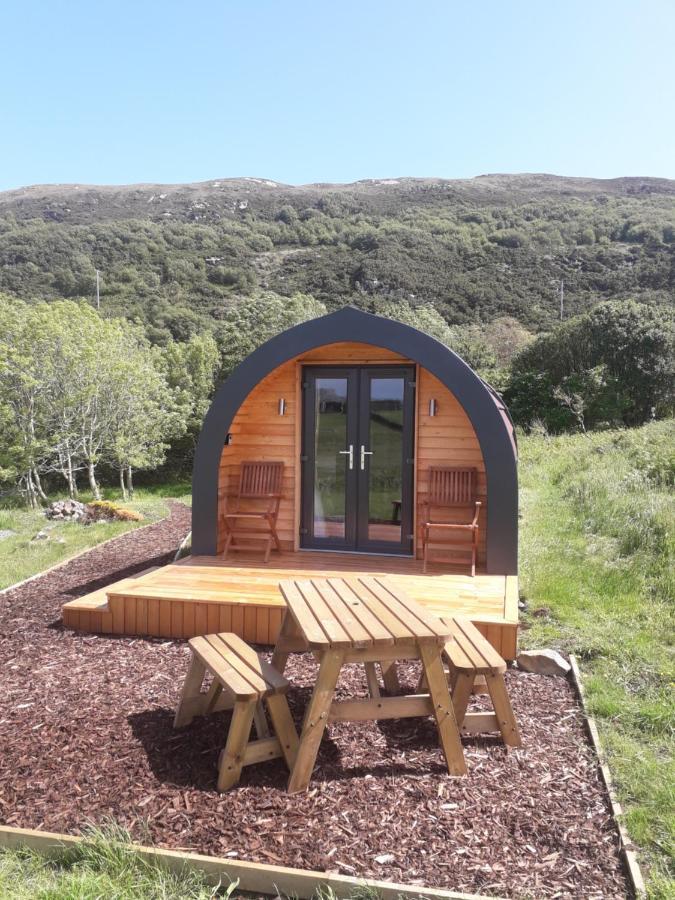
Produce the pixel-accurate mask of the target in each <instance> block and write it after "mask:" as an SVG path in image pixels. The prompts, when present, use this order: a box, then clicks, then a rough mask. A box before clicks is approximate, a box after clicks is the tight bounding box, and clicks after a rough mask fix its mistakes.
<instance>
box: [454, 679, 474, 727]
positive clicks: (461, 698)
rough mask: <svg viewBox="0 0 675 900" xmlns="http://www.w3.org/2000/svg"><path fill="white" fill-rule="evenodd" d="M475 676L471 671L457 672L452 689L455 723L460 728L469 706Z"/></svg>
mask: <svg viewBox="0 0 675 900" xmlns="http://www.w3.org/2000/svg"><path fill="white" fill-rule="evenodd" d="M475 677H476V676H475V675H474V673H473V672H457V673H456V677H455V679H454V686H453V689H452V706H453V708H454V710H455V718H456V719H457V725H458V726H459V727H460V728H461V727H462V722H463V721H464V716H465V715H466V711H467V709H468V706H469V698H470V697H471V692H472V689H473V682H474V678H475Z"/></svg>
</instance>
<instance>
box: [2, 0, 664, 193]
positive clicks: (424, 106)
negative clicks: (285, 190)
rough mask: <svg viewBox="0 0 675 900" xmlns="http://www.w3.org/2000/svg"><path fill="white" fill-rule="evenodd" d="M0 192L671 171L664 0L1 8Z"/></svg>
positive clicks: (23, 4) (257, 1) (148, 1)
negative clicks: (74, 186) (62, 185)
mask: <svg viewBox="0 0 675 900" xmlns="http://www.w3.org/2000/svg"><path fill="white" fill-rule="evenodd" d="M0 23H1V26H2V33H3V41H2V53H1V54H0V78H1V83H2V85H3V88H2V92H1V93H0V129H1V130H2V137H1V139H0V189H7V188H13V187H19V186H21V185H26V184H33V183H46V182H88V183H119V184H123V183H130V182H139V181H155V182H182V181H201V180H206V179H211V178H224V177H235V176H242V175H250V176H259V177H266V178H272V179H275V180H277V181H284V182H289V183H293V184H300V183H303V182H312V181H354V180H357V179H360V178H386V177H395V176H403V175H413V176H439V177H447V178H465V177H471V176H474V175H479V174H482V173H487V172H553V173H556V174H559V175H589V176H596V177H615V176H619V175H653V176H663V177H670V178H674V177H675V52H674V48H675V3H674V2H673V0H640V2H624V0H611V2H606V0H584V2H579V0H566V2H564V3H563V2H548V0H538V2H518V0H513V2H512V0H501V2H493V0H484V2H478V0H474V2H469V0H466V2H461V3H460V2H452V0H445V2H436V0H430V2H427V0H415V2H413V0H410V2H396V0H389V2H380V0H360V2H352V0H313V2H300V0H276V2H275V0H248V2H244V0H220V2H202V0H193V2H187V0H182V2H172V0H164V2H161V3H160V2H155V0H134V2H128V0H115V2H108V0H100V2H95V3H92V2H88V3H84V2H80V0H49V2H32V0H7V2H6V3H5V4H3V9H2V14H1V16H0Z"/></svg>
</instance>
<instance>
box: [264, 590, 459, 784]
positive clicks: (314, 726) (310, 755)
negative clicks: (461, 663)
mask: <svg viewBox="0 0 675 900" xmlns="http://www.w3.org/2000/svg"><path fill="white" fill-rule="evenodd" d="M279 588H280V590H281V592H282V594H283V596H284V598H285V600H286V604H287V606H286V612H285V614H284V619H283V622H282V626H281V631H280V634H279V638H278V641H277V644H276V647H275V650H274V655H273V657H272V665H273V666H274V668H275V669H277V671H278V672H280V673H282V674H283V671H284V669H285V667H286V662H287V659H288V655H289V653H292V652H302V651H308V650H309V651H311V652H313V653H314V655H315V656H316V657H317V659H318V661H319V664H320V666H319V674H318V677H317V680H316V684H315V686H314V690H313V692H312V697H311V699H310V702H309V705H308V707H307V710H306V712H305V719H304V723H303V727H302V733H301V735H300V743H299V747H298V752H297V756H296V759H295V763H294V765H293V768H292V770H291V776H290V779H289V783H288V790H289V791H290V792H294V791H302V790H305V789H306V788H307V785H308V784H309V779H310V777H311V774H312V770H313V768H314V764H315V762H316V756H317V753H318V751H319V744H320V743H321V738H322V736H323V732H324V729H325V727H326V724H327V723H328V722H329V721H331V720H348V721H366V720H377V719H392V718H407V717H409V716H430V715H433V716H434V718H435V720H436V725H437V727H438V734H439V737H440V743H441V747H442V749H443V754H444V756H445V761H446V763H447V767H448V772H449V773H450V774H451V775H463V774H465V773H466V764H465V761H464V753H463V751H462V745H461V742H460V736H459V729H458V727H457V722H456V719H455V714H454V710H453V705H452V701H451V699H450V694H449V692H448V683H447V678H446V675H445V671H444V668H443V663H442V660H441V653H442V651H443V647H444V645H445V643H446V642H447V641H448V640H449V639H450V636H451V632H450V627H449V626H448V625H446V624H445V623H443V622H441V621H440V620H439V619H437V618H435V616H433V615H431V614H430V613H428V612H427V611H426V610H424V609H423V608H422V607H421V606H419V605H418V604H417V603H415V601H414V600H411V599H410V598H409V597H407V596H406V595H405V594H404V593H403V592H402V591H401V590H400V589H399V588H397V587H394V586H393V585H392V584H390V583H389V582H388V581H387V580H386V579H384V578H377V577H358V578H316V579H311V580H288V581H282V582H280V584H279ZM408 659H419V660H420V661H421V663H422V668H423V673H424V676H425V683H426V685H427V690H428V694H416V695H405V696H394V697H382V696H380V692H379V687H378V684H377V678H376V677H375V670H374V665H375V663H376V662H377V663H380V664H381V666H382V667H383V669H387V668H389V667H390V666H392V664H393V666H394V667H395V664H396V661H398V660H408ZM345 663H363V664H364V665H365V666H366V673H367V675H368V684H369V687H370V693H371V696H370V698H369V699H351V700H343V701H339V702H338V701H335V700H334V699H333V695H334V693H335V686H336V684H337V680H338V677H339V675H340V670H341V668H342V666H343V665H345ZM391 675H393V672H392V671H391V669H390V676H391Z"/></svg>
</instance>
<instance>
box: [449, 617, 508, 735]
mask: <svg viewBox="0 0 675 900" xmlns="http://www.w3.org/2000/svg"><path fill="white" fill-rule="evenodd" d="M441 621H443V622H445V624H446V625H448V626H449V627H450V631H451V633H452V638H451V639H450V640H449V641H448V643H447V644H446V645H445V648H444V650H443V654H444V656H445V658H446V659H447V661H448V662H449V664H450V687H451V690H452V705H453V707H454V710H455V718H456V719H457V724H458V726H459V727H460V728H462V729H463V730H464V731H465V732H469V733H473V734H475V733H482V732H488V731H497V730H499V732H500V733H501V736H502V740H503V741H504V743H505V744H508V745H509V746H510V747H520V746H521V740H520V734H519V732H518V725H517V723H516V718H515V716H514V714H513V709H512V708H511V701H510V700H509V695H508V693H507V691H506V684H505V682H504V672H506V663H505V662H504V660H503V659H502V658H501V656H500V655H499V653H497V651H496V650H495V649H494V647H493V646H492V644H491V643H490V642H489V641H488V640H486V638H484V637H483V635H482V634H481V633H480V631H479V630H478V629H477V628H476V626H475V625H474V624H473V623H472V622H470V621H469V619H467V618H465V617H464V616H453V617H452V618H446V619H442V620H441ZM479 676H482V677H484V678H485V682H486V686H487V692H488V693H489V695H490V699H491V700H492V706H493V709H494V712H492V713H479V712H476V713H467V707H468V705H469V699H470V697H471V694H472V692H473V690H474V683H475V681H476V679H477V678H478V677H479Z"/></svg>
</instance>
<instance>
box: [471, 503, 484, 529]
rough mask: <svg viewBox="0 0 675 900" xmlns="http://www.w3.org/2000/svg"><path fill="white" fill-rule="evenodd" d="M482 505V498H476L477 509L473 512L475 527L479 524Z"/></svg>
mask: <svg viewBox="0 0 675 900" xmlns="http://www.w3.org/2000/svg"><path fill="white" fill-rule="evenodd" d="M482 505H483V504H482V503H481V501H480V500H476V509H475V512H474V514H473V522H472V523H471V524H472V525H473V526H474V528H475V527H476V526H477V525H478V516H479V514H480V508H481V506H482Z"/></svg>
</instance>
